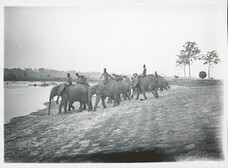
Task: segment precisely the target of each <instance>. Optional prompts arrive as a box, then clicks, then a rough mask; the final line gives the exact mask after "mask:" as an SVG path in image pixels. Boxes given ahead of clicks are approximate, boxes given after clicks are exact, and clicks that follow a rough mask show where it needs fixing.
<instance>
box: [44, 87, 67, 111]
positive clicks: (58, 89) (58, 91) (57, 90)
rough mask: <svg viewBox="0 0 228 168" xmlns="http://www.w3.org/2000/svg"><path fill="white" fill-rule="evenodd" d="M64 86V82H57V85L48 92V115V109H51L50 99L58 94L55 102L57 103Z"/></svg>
mask: <svg viewBox="0 0 228 168" xmlns="http://www.w3.org/2000/svg"><path fill="white" fill-rule="evenodd" d="M65 87H66V84H59V85H56V86H54V87H53V88H52V89H51V91H50V94H49V106H48V115H50V110H51V101H52V100H53V98H54V97H55V96H58V98H57V101H56V102H57V104H58V100H59V97H62V92H63V90H64V89H65Z"/></svg>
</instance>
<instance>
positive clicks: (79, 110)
mask: <svg viewBox="0 0 228 168" xmlns="http://www.w3.org/2000/svg"><path fill="white" fill-rule="evenodd" d="M82 106H83V103H82V102H80V106H79V109H78V110H77V112H82Z"/></svg>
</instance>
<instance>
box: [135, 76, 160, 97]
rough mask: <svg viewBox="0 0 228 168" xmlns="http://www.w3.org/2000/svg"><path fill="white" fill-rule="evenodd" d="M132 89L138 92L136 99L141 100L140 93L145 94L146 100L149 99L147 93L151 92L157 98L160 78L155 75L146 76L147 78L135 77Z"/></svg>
mask: <svg viewBox="0 0 228 168" xmlns="http://www.w3.org/2000/svg"><path fill="white" fill-rule="evenodd" d="M132 87H133V89H136V90H137V98H136V99H138V98H139V94H140V93H142V94H143V96H144V99H147V97H146V93H145V92H146V91H151V92H152V93H153V94H154V96H155V97H156V98H158V97H159V95H158V92H157V90H158V88H159V83H158V77H156V76H155V75H153V74H149V75H146V76H145V77H140V76H135V78H134V79H133V81H132Z"/></svg>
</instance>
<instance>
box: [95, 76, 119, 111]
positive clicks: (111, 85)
mask: <svg viewBox="0 0 228 168" xmlns="http://www.w3.org/2000/svg"><path fill="white" fill-rule="evenodd" d="M119 90H120V89H119V85H118V84H117V81H115V80H109V81H108V82H107V83H106V84H105V85H103V84H97V85H95V86H93V87H92V88H91V92H93V94H96V101H95V105H94V108H93V111H96V109H97V106H98V103H99V101H100V99H101V100H102V105H103V107H104V108H106V104H105V98H106V97H110V98H111V99H113V100H114V104H113V106H116V105H119V104H120V93H119Z"/></svg>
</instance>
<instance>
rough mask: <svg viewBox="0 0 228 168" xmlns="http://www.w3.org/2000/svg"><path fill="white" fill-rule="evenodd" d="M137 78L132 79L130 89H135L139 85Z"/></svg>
mask: <svg viewBox="0 0 228 168" xmlns="http://www.w3.org/2000/svg"><path fill="white" fill-rule="evenodd" d="M139 81H140V80H139V77H138V76H136V77H134V78H133V79H132V88H135V87H136V86H137V85H138V84H139Z"/></svg>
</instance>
